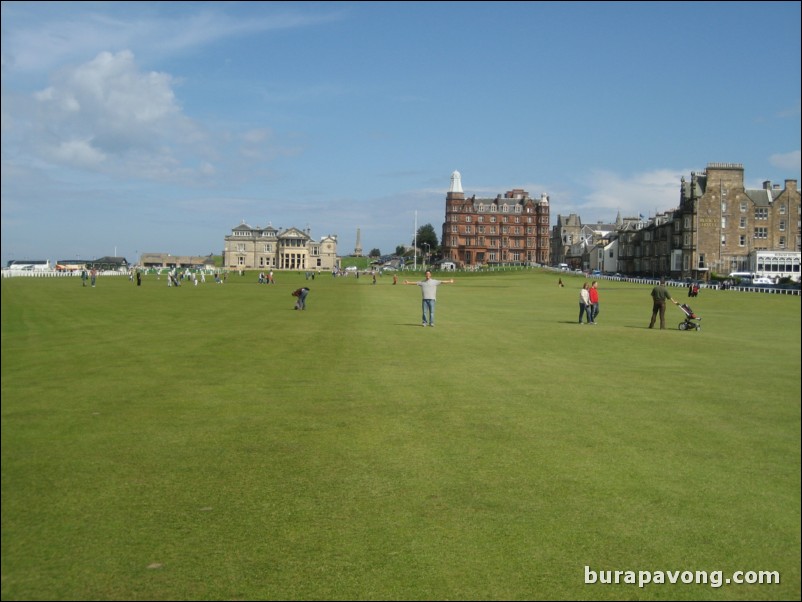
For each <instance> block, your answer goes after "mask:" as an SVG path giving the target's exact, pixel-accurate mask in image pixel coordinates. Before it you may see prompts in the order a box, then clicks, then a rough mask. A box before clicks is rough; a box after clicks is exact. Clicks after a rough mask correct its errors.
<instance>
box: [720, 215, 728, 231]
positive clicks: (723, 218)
mask: <svg viewBox="0 0 802 602" xmlns="http://www.w3.org/2000/svg"><path fill="white" fill-rule="evenodd" d="M721 227H722V228H726V227H727V218H726V217H722V218H721Z"/></svg>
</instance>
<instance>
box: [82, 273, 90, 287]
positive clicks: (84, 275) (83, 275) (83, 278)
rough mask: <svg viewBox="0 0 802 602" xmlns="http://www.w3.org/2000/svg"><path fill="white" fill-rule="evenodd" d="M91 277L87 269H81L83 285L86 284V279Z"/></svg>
mask: <svg viewBox="0 0 802 602" xmlns="http://www.w3.org/2000/svg"><path fill="white" fill-rule="evenodd" d="M87 278H89V275H88V274H87V273H86V270H85V269H84V270H81V283H82V286H86V279H87Z"/></svg>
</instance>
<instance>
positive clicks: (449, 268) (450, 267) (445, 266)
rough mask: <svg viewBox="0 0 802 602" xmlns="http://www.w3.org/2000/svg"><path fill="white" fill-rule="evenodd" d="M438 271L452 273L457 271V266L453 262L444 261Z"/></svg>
mask: <svg viewBox="0 0 802 602" xmlns="http://www.w3.org/2000/svg"><path fill="white" fill-rule="evenodd" d="M440 269H441V270H443V271H444V272H453V271H454V270H456V269H457V265H456V264H455V263H454V262H453V261H444V262H443V263H441V264H440Z"/></svg>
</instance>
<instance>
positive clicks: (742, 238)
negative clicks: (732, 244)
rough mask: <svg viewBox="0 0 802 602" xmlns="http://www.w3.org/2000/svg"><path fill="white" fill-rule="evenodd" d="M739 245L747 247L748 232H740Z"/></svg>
mask: <svg viewBox="0 0 802 602" xmlns="http://www.w3.org/2000/svg"><path fill="white" fill-rule="evenodd" d="M738 246H739V247H745V246H746V234H740V235H739V236H738Z"/></svg>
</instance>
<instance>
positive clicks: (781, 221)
mask: <svg viewBox="0 0 802 602" xmlns="http://www.w3.org/2000/svg"><path fill="white" fill-rule="evenodd" d="M778 228H779V229H780V232H785V220H784V219H781V220H780V223H779V225H778Z"/></svg>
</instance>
